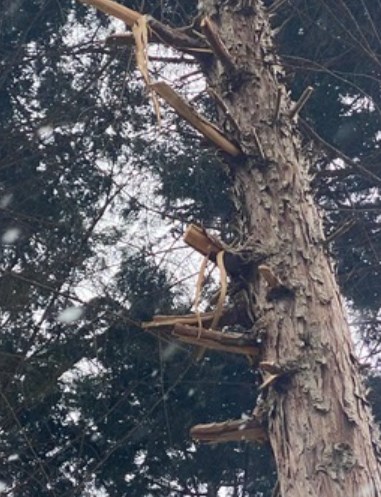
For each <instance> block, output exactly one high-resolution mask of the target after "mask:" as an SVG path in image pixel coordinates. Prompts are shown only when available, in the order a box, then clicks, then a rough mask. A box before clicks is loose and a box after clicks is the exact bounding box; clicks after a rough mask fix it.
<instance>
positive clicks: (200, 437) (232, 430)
mask: <svg viewBox="0 0 381 497" xmlns="http://www.w3.org/2000/svg"><path fill="white" fill-rule="evenodd" d="M190 435H191V437H192V438H193V439H194V440H197V441H199V442H206V443H220V442H239V441H241V440H246V441H248V442H257V443H263V442H265V441H266V440H267V439H268V436H267V432H266V430H265V429H264V427H263V426H262V425H261V424H260V423H259V422H258V421H257V420H256V419H254V418H250V419H248V420H244V419H238V420H234V421H224V422H222V423H209V424H200V425H196V426H193V427H192V428H191V430H190Z"/></svg>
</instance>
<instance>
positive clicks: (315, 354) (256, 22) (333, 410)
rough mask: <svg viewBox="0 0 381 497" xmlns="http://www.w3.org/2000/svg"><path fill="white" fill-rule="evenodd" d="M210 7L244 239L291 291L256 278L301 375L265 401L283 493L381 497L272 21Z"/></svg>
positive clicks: (241, 7) (369, 428) (215, 74)
mask: <svg viewBox="0 0 381 497" xmlns="http://www.w3.org/2000/svg"><path fill="white" fill-rule="evenodd" d="M202 3H203V6H202V9H203V14H205V15H207V16H208V18H209V19H210V21H211V23H212V25H213V26H214V29H215V31H216V32H217V33H218V36H219V37H220V40H221V41H222V43H223V45H224V46H225V49H226V51H225V55H224V56H223V57H220V58H218V57H214V58H208V61H206V62H205V63H204V70H205V75H206V77H207V80H208V84H209V85H210V87H211V93H212V94H214V95H215V96H217V100H218V101H219V102H220V104H221V102H222V105H221V106H220V109H221V112H220V114H221V115H220V123H219V124H220V125H221V127H223V128H224V130H225V132H226V135H227V137H228V138H229V139H231V140H235V141H236V143H238V144H239V145H240V147H241V149H242V151H243V152H244V159H243V160H241V161H240V160H237V158H234V157H228V158H227V161H228V163H229V166H230V171H231V173H232V176H233V182H234V195H235V200H236V204H237V208H238V209H239V212H240V218H241V224H240V227H239V229H240V233H241V235H242V241H243V242H244V243H245V246H246V248H247V247H249V246H250V244H252V243H256V244H258V243H259V244H262V245H263V246H264V247H265V250H266V251H267V253H268V257H267V260H266V262H265V264H266V265H267V266H268V267H269V268H271V270H272V272H273V273H274V275H275V276H276V277H277V278H279V279H280V280H281V281H282V283H283V285H284V287H285V288H288V290H289V291H279V292H273V293H271V292H270V291H269V286H268V283H267V282H266V278H263V276H261V272H260V271H253V274H251V275H250V278H249V280H250V281H249V282H248V283H249V286H250V288H251V295H252V302H251V303H252V308H253V309H254V312H255V314H256V318H261V319H262V320H264V321H265V322H266V326H267V339H266V342H265V345H264V357H263V360H264V361H267V362H270V363H271V362H274V363H276V364H277V365H278V366H279V367H280V369H281V370H282V369H283V370H284V371H290V370H291V371H293V373H292V374H289V375H287V377H284V378H283V379H282V378H281V379H279V380H278V381H277V382H274V383H273V384H272V385H271V386H270V387H269V388H268V389H267V390H266V391H265V392H264V401H263V402H264V403H265V404H266V408H267V419H268V430H269V438H270V443H271V446H272V448H273V452H274V456H275V460H276V465H277V468H278V477H279V485H280V493H281V495H282V497H306V496H316V497H355V496H356V497H360V496H362V497H365V496H367V497H376V496H381V470H380V462H379V460H378V459H377V457H378V445H377V444H378V440H377V438H378V436H377V433H375V429H374V428H373V424H372V420H371V415H370V413H369V410H368V406H367V402H366V399H365V397H364V392H363V387H362V385H361V380H360V376H359V372H358V369H357V364H356V360H355V358H354V355H353V351H352V344H351V337H350V332H349V328H348V325H347V322H346V317H345V312H344V311H343V307H342V303H341V299H340V294H339V291H338V288H337V285H336V283H335V278H334V275H333V272H332V269H331V267H330V264H329V260H328V257H327V255H326V253H325V250H324V237H323V233H322V227H321V219H320V216H319V213H318V212H317V210H316V208H315V206H314V203H313V200H312V197H311V195H310V193H309V181H308V174H307V171H308V169H309V166H310V164H308V160H307V159H306V158H305V157H304V155H303V151H302V147H301V142H300V139H299V136H298V132H297V123H296V119H297V116H295V114H296V113H297V109H295V108H293V105H295V104H292V102H291V101H290V99H289V98H288V96H287V92H286V89H285V86H284V84H283V83H282V80H283V73H282V69H281V67H280V65H279V62H278V59H277V57H276V55H275V54H274V51H275V50H274V45H273V36H272V30H271V27H270V24H269V15H268V14H267V12H266V10H265V8H264V6H263V4H262V2H261V1H260V0H238V1H237V0H234V1H233V0H219V1H218V0H209V1H204V2H202ZM205 34H206V35H208V33H207V32H205ZM226 53H228V54H229V56H230V60H228V61H227V60H226ZM295 370H296V371H295Z"/></svg>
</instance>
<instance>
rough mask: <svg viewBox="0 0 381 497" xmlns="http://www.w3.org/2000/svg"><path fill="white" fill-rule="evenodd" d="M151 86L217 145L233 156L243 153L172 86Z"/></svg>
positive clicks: (161, 83)
mask: <svg viewBox="0 0 381 497" xmlns="http://www.w3.org/2000/svg"><path fill="white" fill-rule="evenodd" d="M151 88H152V89H153V90H155V91H156V92H157V94H158V95H160V96H161V98H163V99H164V100H165V101H166V102H167V103H168V104H169V105H170V106H171V107H172V108H173V109H175V111H176V112H177V114H179V116H181V117H182V118H184V119H185V120H186V121H187V122H188V123H189V124H191V125H192V126H193V127H194V128H196V129H197V131H199V132H200V133H201V134H202V135H204V136H205V137H206V138H207V139H208V140H210V141H211V142H212V143H213V144H214V145H215V146H216V147H218V148H220V149H221V150H223V151H224V152H226V153H227V154H229V155H232V156H233V157H237V156H239V155H242V152H241V150H240V149H239V148H238V147H237V146H236V145H234V143H232V142H231V141H229V140H228V139H227V138H225V136H224V135H223V133H222V132H221V131H220V130H219V129H218V128H217V126H215V125H214V124H212V123H210V122H209V121H207V120H206V119H205V118H203V117H202V116H201V115H200V114H199V113H198V112H197V111H196V110H195V109H193V107H191V106H190V105H189V104H188V103H187V102H186V101H185V100H184V99H183V98H181V97H180V96H179V95H178V94H177V93H176V92H175V91H174V90H172V88H171V87H170V86H169V85H167V84H166V83H164V82H159V83H154V84H153V85H151Z"/></svg>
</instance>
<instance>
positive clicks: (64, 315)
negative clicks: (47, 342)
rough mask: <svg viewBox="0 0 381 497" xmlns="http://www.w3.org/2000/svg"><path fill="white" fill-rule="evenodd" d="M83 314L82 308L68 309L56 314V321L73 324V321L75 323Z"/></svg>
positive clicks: (73, 307)
mask: <svg viewBox="0 0 381 497" xmlns="http://www.w3.org/2000/svg"><path fill="white" fill-rule="evenodd" d="M83 312H84V309H83V307H78V306H72V307H68V308H67V309H64V310H63V311H62V312H60V313H59V314H58V316H57V321H59V322H60V323H66V324H70V323H74V321H77V320H78V319H79V318H80V317H81V316H82V315H83Z"/></svg>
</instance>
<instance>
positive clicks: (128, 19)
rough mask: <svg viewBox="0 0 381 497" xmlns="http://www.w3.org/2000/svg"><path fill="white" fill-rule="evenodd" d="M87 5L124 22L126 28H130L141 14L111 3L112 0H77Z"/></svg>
mask: <svg viewBox="0 0 381 497" xmlns="http://www.w3.org/2000/svg"><path fill="white" fill-rule="evenodd" d="M79 1H80V2H82V3H85V4H87V5H92V6H93V7H96V8H97V9H99V10H101V11H102V12H104V13H105V14H108V15H110V16H114V17H116V18H117V19H120V20H121V21H123V22H125V23H126V24H127V26H129V27H130V28H132V26H133V25H134V24H135V22H136V21H137V20H138V19H139V17H140V16H141V14H140V13H139V12H136V11H135V10H132V9H129V8H128V7H125V6H124V5H121V4H120V3H117V2H113V1H112V0H79Z"/></svg>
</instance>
